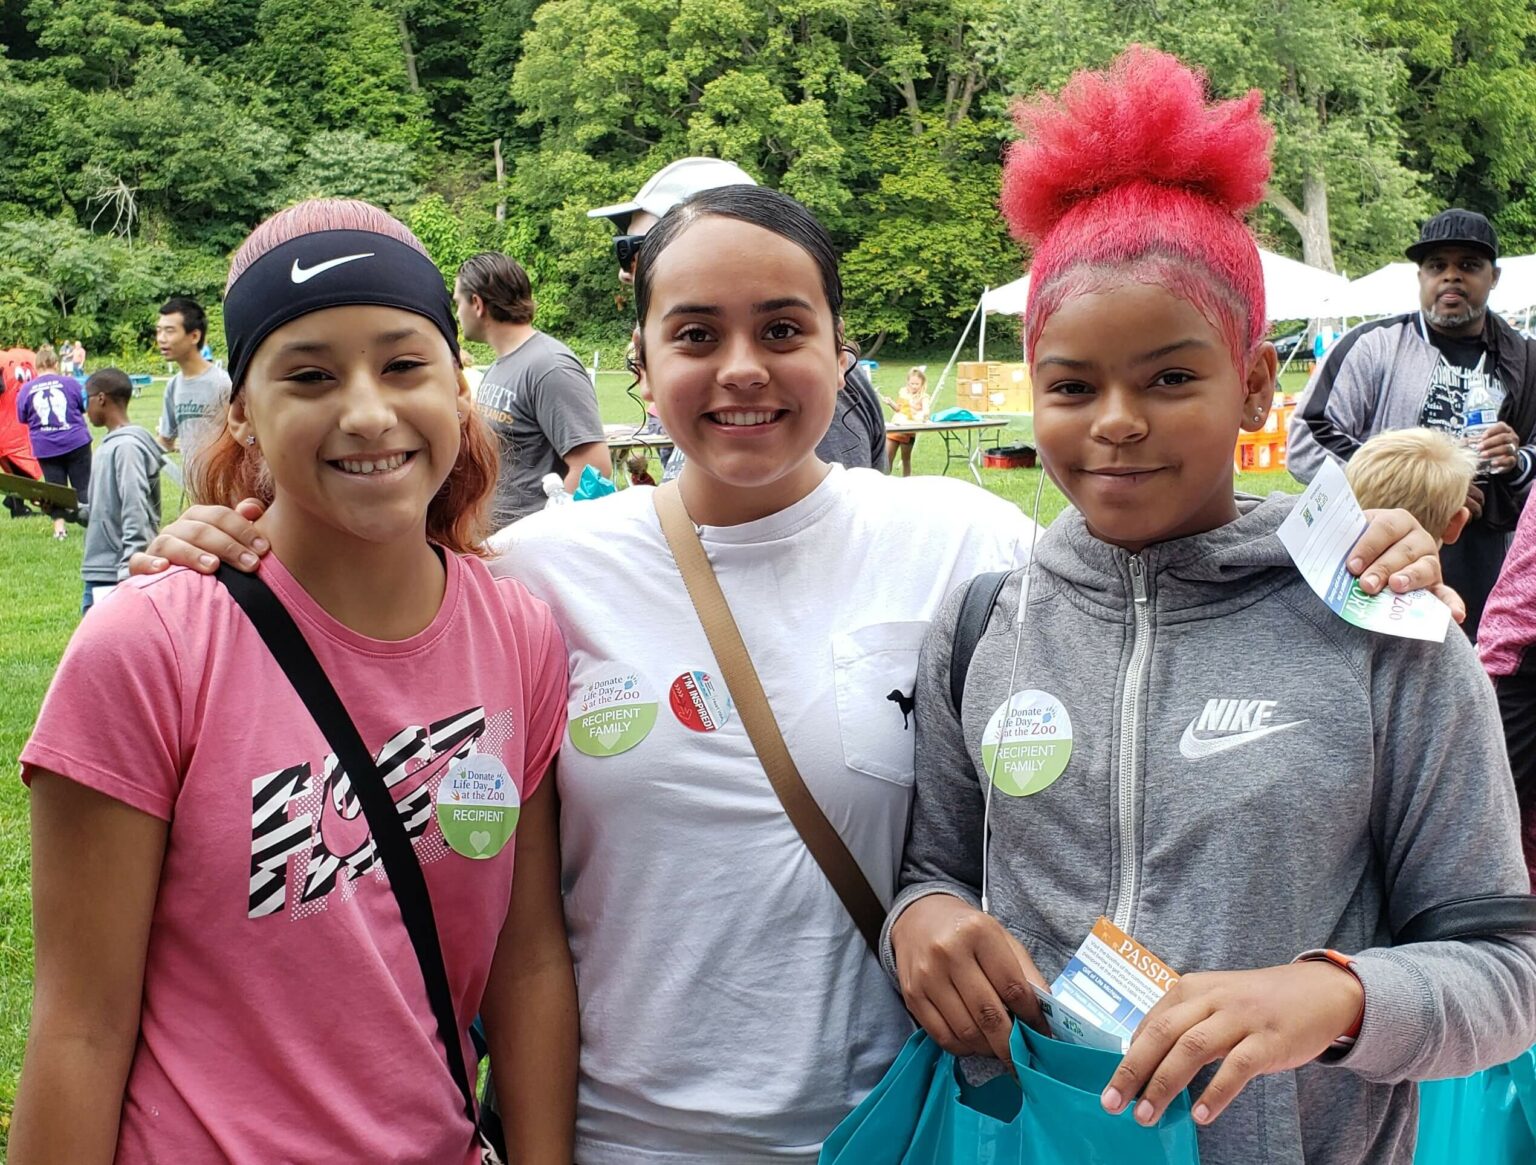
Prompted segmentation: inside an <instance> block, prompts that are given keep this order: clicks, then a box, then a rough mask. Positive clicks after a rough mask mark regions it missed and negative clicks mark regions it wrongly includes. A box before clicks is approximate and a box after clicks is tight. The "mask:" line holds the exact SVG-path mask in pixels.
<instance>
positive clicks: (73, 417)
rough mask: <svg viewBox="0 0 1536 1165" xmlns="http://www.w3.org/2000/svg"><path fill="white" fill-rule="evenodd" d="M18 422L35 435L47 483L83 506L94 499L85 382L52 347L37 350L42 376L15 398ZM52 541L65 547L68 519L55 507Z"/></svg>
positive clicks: (36, 451)
mask: <svg viewBox="0 0 1536 1165" xmlns="http://www.w3.org/2000/svg"><path fill="white" fill-rule="evenodd" d="M16 416H17V417H18V418H19V419H21V420H22V421H25V422H26V425H27V428H28V429H29V430H30V431H31V436H32V452H33V453H34V454H35V455H36V457H37V461H38V464H39V465H41V466H42V469H43V480H44V481H46V482H48V483H50V484H51V485H68V486H71V487H72V488H73V489H74V491H75V496H76V497H77V498H78V499H79V500H80V502H81V503H84V502H85V501H86V499H87V498H89V497H90V496H91V429H90V426H89V425H87V424H86V423H85V397H84V393H83V390H82V389H81V388H80V382H79V381H78V380H76V379H75V378H74V377H72V376H65V375H64V374H63V373H62V372H60V371H59V354H58V352H57V351H56V350H55V349H54V348H53V347H51V346H50V345H48V344H44V345H43V346H42V347H41V348H39V349H38V350H37V376H36V377H34V378H33V379H32V380H29V381H28V382H27V384H26V386H25V387H23V388H22V390H21V394H20V395H19V396H18V397H17V398H16ZM44 512H45V513H47V514H49V515H50V516H51V517H52V518H53V536H54V538H56V539H58V540H59V541H60V542H62V541H63V540H64V539H65V538H66V537H67V536H68V535H67V534H66V532H65V525H64V515H63V514H62V513H61V512H59V511H58V510H57V509H55V508H54V507H52V506H45V507H44Z"/></svg>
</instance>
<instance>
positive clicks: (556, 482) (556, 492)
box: [540, 473, 571, 510]
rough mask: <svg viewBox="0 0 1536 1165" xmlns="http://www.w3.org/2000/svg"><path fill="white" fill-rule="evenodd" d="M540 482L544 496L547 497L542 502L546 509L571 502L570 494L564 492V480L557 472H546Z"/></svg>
mask: <svg viewBox="0 0 1536 1165" xmlns="http://www.w3.org/2000/svg"><path fill="white" fill-rule="evenodd" d="M540 484H541V485H542V486H543V487H544V496H545V497H546V498H548V499H549V500H548V501H546V502H545V503H544V508H545V509H546V510H552V509H554V508H555V507H556V506H568V505H570V504H571V495H570V494H568V493H566V492H565V481H564V479H563V478H561V476H560V475H559V474H558V473H546V474H545V475H544V477H543V479H542V480H541V481H540Z"/></svg>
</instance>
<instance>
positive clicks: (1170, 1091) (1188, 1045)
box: [1136, 1016, 1253, 1125]
mask: <svg viewBox="0 0 1536 1165" xmlns="http://www.w3.org/2000/svg"><path fill="white" fill-rule="evenodd" d="M1244 1035H1245V1032H1244V1031H1243V1030H1242V1028H1241V1027H1240V1026H1239V1025H1237V1024H1235V1023H1234V1022H1233V1021H1232V1020H1231V1019H1230V1018H1228V1019H1225V1020H1224V1019H1223V1018H1222V1017H1220V1016H1208V1017H1207V1018H1205V1019H1204V1020H1201V1021H1200V1022H1198V1023H1196V1024H1194V1025H1193V1026H1191V1027H1189V1028H1187V1029H1186V1030H1185V1031H1184V1032H1183V1033H1182V1034H1181V1035H1180V1036H1179V1037H1178V1038H1177V1039H1176V1040H1174V1041H1173V1044H1172V1046H1171V1047H1170V1048H1169V1049H1168V1051H1167V1053H1166V1054H1165V1055H1164V1056H1163V1058H1162V1061H1161V1062H1160V1063H1159V1064H1157V1065H1156V1066H1155V1067H1154V1068H1153V1069H1152V1073H1151V1076H1150V1077H1149V1078H1148V1080H1147V1083H1146V1085H1145V1087H1143V1088H1142V1090H1141V1099H1140V1100H1138V1101H1137V1102H1136V1120H1137V1122H1138V1123H1140V1124H1144V1125H1153V1124H1156V1123H1157V1122H1158V1121H1159V1120H1161V1119H1162V1116H1163V1112H1164V1111H1165V1110H1166V1109H1167V1107H1168V1105H1169V1104H1170V1103H1171V1102H1172V1100H1173V1098H1174V1097H1176V1096H1178V1094H1179V1093H1181V1092H1183V1091H1184V1089H1186V1088H1188V1087H1189V1082H1190V1081H1191V1080H1193V1079H1194V1078H1195V1073H1196V1072H1198V1071H1200V1069H1201V1068H1204V1067H1205V1066H1206V1065H1207V1064H1210V1063H1213V1062H1214V1061H1216V1060H1220V1059H1222V1058H1223V1057H1224V1056H1229V1055H1235V1054H1236V1049H1235V1047H1234V1045H1236V1044H1238V1043H1239V1042H1241V1041H1242V1040H1243V1036H1244ZM1240 1067H1242V1068H1243V1069H1246V1062H1245V1063H1244V1065H1241V1066H1240ZM1252 1075H1253V1072H1248V1073H1247V1075H1246V1076H1243V1077H1242V1082H1243V1083H1247V1080H1248V1079H1249V1078H1251V1077H1252ZM1239 1087H1241V1085H1239ZM1234 1095H1235V1094H1234Z"/></svg>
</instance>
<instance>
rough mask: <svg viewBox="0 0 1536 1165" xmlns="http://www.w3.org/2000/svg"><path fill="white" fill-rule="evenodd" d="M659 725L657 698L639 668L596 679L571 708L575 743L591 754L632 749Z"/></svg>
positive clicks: (572, 734) (572, 731)
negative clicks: (649, 689)
mask: <svg viewBox="0 0 1536 1165" xmlns="http://www.w3.org/2000/svg"><path fill="white" fill-rule="evenodd" d="M655 727H656V701H655V700H653V699H651V697H650V693H649V692H648V691H647V690H646V687H645V684H644V683H643V682H642V681H641V679H640V676H639V675H638V674H637V673H635V672H626V673H624V674H623V675H616V676H609V677H607V678H606V679H601V680H596V681H594V682H592V683H590V684H588V685H587V686H586V687H584V688H582V689H581V695H580V696H579V697H577V699H576V701H575V702H574V703H573V704H572V706H571V710H570V727H569V731H570V735H571V743H572V744H573V745H575V746H576V751H577V752H580V753H585V754H586V755H587V756H618V754H619V753H621V752H628V751H629V750H630V749H632V748H634V747H635V745H637V744H639V743H640V742H641V741H642V740H644V739H645V738H646V737H647V736H649V735H650V734H651V729H652V728H655Z"/></svg>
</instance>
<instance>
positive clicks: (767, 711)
mask: <svg viewBox="0 0 1536 1165" xmlns="http://www.w3.org/2000/svg"><path fill="white" fill-rule="evenodd" d="M652 500H653V501H654V502H655V504H656V514H657V516H658V517H659V518H660V519H661V532H662V533H663V534H665V535H666V538H667V545H668V546H669V547H671V549H672V557H673V558H674V559H676V560H677V568H678V570H679V571H680V572H681V573H682V576H683V584H684V585H685V586H686V587H687V588H688V597H689V598H690V599H692V600H693V609H694V610H695V611H697V612H698V616H699V622H700V623H702V624H703V625H704V635H705V637H706V638H708V640H709V646H710V650H712V651H713V652H714V653H715V662H716V663H718V664H719V665H720V671H721V673H722V674H723V675H724V677H725V686H726V688H728V689H729V690H730V693H731V699H733V700H734V701H735V702H736V711H737V713H738V714H739V715H740V716H741V722H742V724H743V725H744V726H745V728H746V730H747V737H748V739H750V740H751V741H752V747H753V749H755V750H756V752H757V759H758V760H759V761H761V762H762V766H763V771H764V772H766V773H767V774H768V783H769V784H771V785H772V786H773V791H774V792H775V793H777V794H778V797H779V803H780V804H781V805H783V806H784V812H785V814H786V815H787V816H788V817H789V820H790V823H791V824H792V825H793V826H794V827H795V829H796V830H797V831H798V832H799V834H800V839H801V840H802V841H804V842H805V848H806V849H808V850H810V851H811V857H813V858H815V859H816V864H817V865H818V866H820V867H821V872H822V873H824V874H825V875H826V876H827V881H829V882H831V883H832V888H833V889H834V890H836V891H837V896H838V897H839V898H840V899H842V902H843V905H844V906H845V907H846V908H847V910H848V913H849V914H850V915H851V916H852V917H853V921H854V923H855V924H856V925H857V926H858V928H859V932H860V933H861V934H863V936H864V941H865V942H867V943H868V944H869V949H870V950H872V951H874V952H875V953H876V955H878V954H879V952H880V928H881V926H882V925H884V923H885V908H884V907H883V906H881V905H880V899H879V898H877V897H876V896H875V891H874V889H873V888H872V887H871V886H870V884H869V879H868V878H866V877H865V876H864V871H863V870H861V869H859V864H858V862H856V861H854V860H853V855H852V854H851V853H849V852H848V846H847V845H846V844H844V842H843V839H842V836H841V835H840V834H839V833H838V832H837V830H836V829H834V828H833V827H832V823H831V822H830V821H828V820H827V816H826V814H825V813H823V812H822V811H821V806H820V805H818V804H816V799H815V798H814V797H812V796H811V791H810V790H809V789H807V788H806V787H805V781H804V780H802V779H801V777H800V771H799V770H798V769H797V768H795V762H794V759H793V758H792V757H791V756H790V755H789V749H788V748H786V747H785V745H784V737H783V735H782V734H781V733H780V732H779V724H778V721H777V720H775V719H774V717H773V709H772V708H770V707H769V706H768V697H767V696H765V695H764V694H763V685H762V683H761V681H759V680H758V678H757V669H756V668H754V667H753V666H752V657H751V656H750V655H748V654H747V646H746V644H744V643H743V642H742V641H741V632H740V631H739V630H737V628H736V619H735V617H734V616H732V614H731V608H730V606H729V605H728V604H727V603H726V601H725V595H724V593H723V592H722V591H721V590H720V582H719V580H718V579H716V578H715V572H714V569H713V568H712V567H711V566H710V565H709V558H708V556H707V555H706V554H705V553H704V547H703V545H702V544H701V543H700V542H699V535H698V532H697V531H696V530H695V529H694V527H693V519H691V518H689V517H688V510H687V508H686V507H685V506H684V505H683V499H682V495H681V494H679V493H678V490H677V483H676V482H675V481H671V482H667V483H666V484H665V485H661V486H658V487H657V488H656V490H655V492H654V494H653V496H652Z"/></svg>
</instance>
